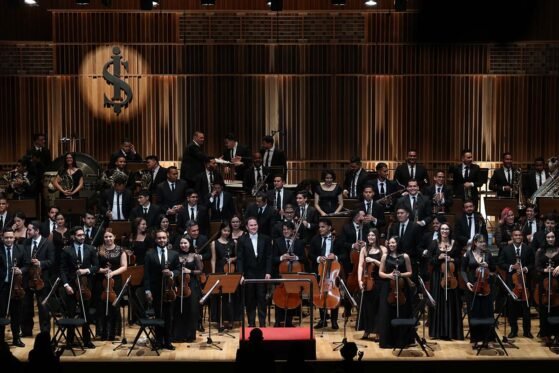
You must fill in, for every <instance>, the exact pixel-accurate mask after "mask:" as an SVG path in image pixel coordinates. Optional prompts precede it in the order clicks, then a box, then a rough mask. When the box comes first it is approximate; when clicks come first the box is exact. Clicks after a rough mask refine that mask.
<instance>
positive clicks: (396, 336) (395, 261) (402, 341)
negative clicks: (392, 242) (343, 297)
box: [377, 254, 414, 348]
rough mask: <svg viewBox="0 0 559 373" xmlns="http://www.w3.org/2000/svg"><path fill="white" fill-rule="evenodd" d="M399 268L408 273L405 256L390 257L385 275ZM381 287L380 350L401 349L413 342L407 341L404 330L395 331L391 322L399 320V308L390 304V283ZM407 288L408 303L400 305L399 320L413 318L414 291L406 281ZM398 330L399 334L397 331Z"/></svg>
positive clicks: (405, 290)
mask: <svg viewBox="0 0 559 373" xmlns="http://www.w3.org/2000/svg"><path fill="white" fill-rule="evenodd" d="M396 268H398V270H399V271H400V272H405V271H406V263H405V260H404V255H403V254H400V255H398V257H396V258H395V257H393V256H391V255H388V256H387V258H386V263H385V271H386V272H385V273H387V274H388V273H391V272H392V271H393V270H394V269H396ZM379 283H380V285H381V287H380V300H379V303H380V305H379V313H378V324H377V325H378V332H379V346H380V348H399V347H404V346H406V345H408V344H409V343H411V342H413V338H412V340H406V336H405V335H404V334H403V333H401V332H402V330H401V329H402V328H399V329H393V328H392V326H391V325H390V322H391V321H392V320H393V319H396V318H397V307H396V304H389V303H388V293H389V291H390V281H389V280H386V279H385V280H384V281H379ZM404 284H405V288H404V294H405V296H406V302H405V303H404V304H400V306H399V311H400V314H399V316H398V318H400V319H405V318H410V317H411V316H412V310H411V305H412V302H413V295H414V294H413V293H414V292H413V291H412V289H410V287H409V286H408V282H407V281H404ZM397 330H398V332H400V333H397V332H396V331H397Z"/></svg>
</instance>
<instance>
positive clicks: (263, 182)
mask: <svg viewBox="0 0 559 373" xmlns="http://www.w3.org/2000/svg"><path fill="white" fill-rule="evenodd" d="M268 176H270V173H269V172H268V173H267V174H265V175H264V176H263V177H262V179H261V180H260V181H259V182H257V183H255V184H254V186H253V187H252V191H251V193H250V194H251V195H252V196H253V197H256V194H258V192H260V190H261V189H262V188H267V187H268V184H266V180H267V179H268Z"/></svg>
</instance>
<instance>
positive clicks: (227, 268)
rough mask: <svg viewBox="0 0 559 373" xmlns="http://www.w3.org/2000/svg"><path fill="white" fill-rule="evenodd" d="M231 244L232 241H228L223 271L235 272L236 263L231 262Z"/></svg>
mask: <svg viewBox="0 0 559 373" xmlns="http://www.w3.org/2000/svg"><path fill="white" fill-rule="evenodd" d="M231 245H232V243H231V242H230V243H228V244H227V247H226V252H225V264H224V265H223V273H235V270H236V267H235V263H233V262H230V259H231Z"/></svg>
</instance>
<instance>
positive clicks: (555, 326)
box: [547, 316, 559, 352]
mask: <svg viewBox="0 0 559 373" xmlns="http://www.w3.org/2000/svg"><path fill="white" fill-rule="evenodd" d="M547 323H548V324H549V329H550V330H551V344H550V345H549V348H550V349H552V350H555V351H554V352H556V350H557V349H559V316H550V317H548V318H547Z"/></svg>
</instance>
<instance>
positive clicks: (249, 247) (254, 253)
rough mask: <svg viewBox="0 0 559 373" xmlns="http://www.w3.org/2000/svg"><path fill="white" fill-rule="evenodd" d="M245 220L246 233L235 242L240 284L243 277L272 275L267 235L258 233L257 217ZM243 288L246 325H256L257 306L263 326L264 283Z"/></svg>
mask: <svg viewBox="0 0 559 373" xmlns="http://www.w3.org/2000/svg"><path fill="white" fill-rule="evenodd" d="M246 221H247V223H246V228H247V231H248V234H247V235H244V236H242V237H241V238H239V241H238V244H237V265H238V271H239V272H240V273H242V275H243V277H242V278H241V284H242V283H243V281H244V279H245V278H246V279H266V280H269V279H270V278H271V275H272V242H271V240H270V238H269V237H268V236H266V235H264V234H262V233H260V231H259V229H258V220H257V218H255V217H253V216H250V217H248V218H247V220H246ZM245 289H246V290H245V296H246V309H247V318H248V326H249V327H255V326H256V308H257V307H258V321H259V323H260V327H265V326H266V285H265V284H247V285H246V286H245Z"/></svg>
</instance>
